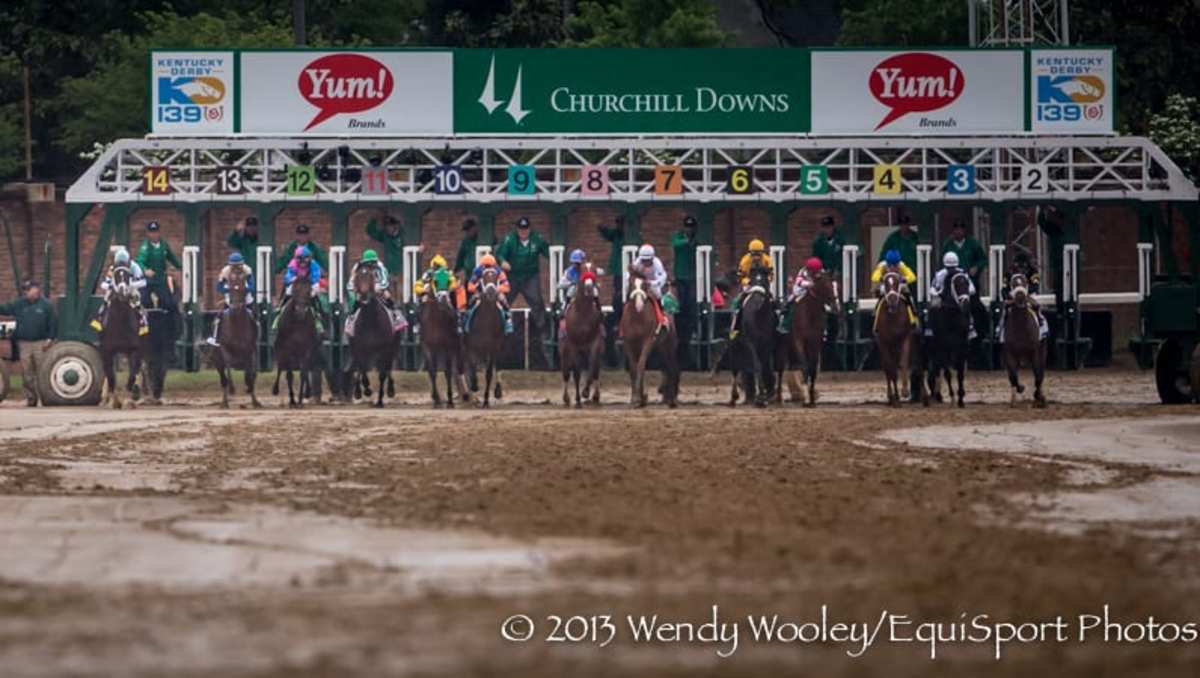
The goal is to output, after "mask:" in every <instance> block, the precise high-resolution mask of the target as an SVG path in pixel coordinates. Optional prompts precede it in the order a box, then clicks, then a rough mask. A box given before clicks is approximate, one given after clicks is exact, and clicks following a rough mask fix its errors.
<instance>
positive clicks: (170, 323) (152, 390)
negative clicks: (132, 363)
mask: <svg viewBox="0 0 1200 678" xmlns="http://www.w3.org/2000/svg"><path fill="white" fill-rule="evenodd" d="M174 293H175V290H174V279H173V278H167V289H166V290H153V291H150V292H147V293H146V294H145V295H144V298H143V302H142V307H143V308H145V309H146V322H147V324H148V325H149V327H150V333H149V334H147V335H146V336H144V337H142V358H143V359H142V389H141V390H142V393H143V394H149V397H148V398H147V400H146V402H147V404H151V405H161V404H162V394H163V385H164V384H165V382H166V377H167V365H168V363H169V362H170V360H171V356H172V355H174V353H175V342H176V340H178V339H179V334H180V332H181V331H182V329H183V328H182V326H181V324H180V322H179V307H178V305H177V304H176V303H175V296H174Z"/></svg>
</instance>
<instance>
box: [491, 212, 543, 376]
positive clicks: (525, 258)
mask: <svg viewBox="0 0 1200 678" xmlns="http://www.w3.org/2000/svg"><path fill="white" fill-rule="evenodd" d="M549 256H550V245H549V244H548V243H547V242H546V240H545V239H544V238H542V235H541V234H540V233H535V232H533V231H531V230H530V224H529V219H526V218H525V217H521V218H520V219H517V230H515V231H511V232H509V234H508V235H507V236H505V238H504V241H503V242H501V243H500V247H499V248H498V249H497V250H496V259H497V260H499V262H500V267H501V268H503V269H504V270H505V272H507V273H508V282H509V285H510V286H511V287H512V293H511V294H510V295H509V298H508V301H509V303H510V304H511V303H512V302H513V301H515V300H516V298H517V295H520V296H522V297H524V298H525V303H527V304H529V323H530V326H531V329H530V336H529V339H530V341H529V343H530V344H533V345H535V346H537V351H536V352H535V353H534V355H535V356H540V357H541V364H542V365H548V364H549V363H548V362H547V361H546V354H545V351H544V349H543V347H542V334H543V331H544V330H545V326H546V320H545V319H546V302H545V301H543V299H542V286H541V278H540V276H539V275H538V273H539V270H540V269H539V264H540V262H539V261H538V258H539V257H547V258H549Z"/></svg>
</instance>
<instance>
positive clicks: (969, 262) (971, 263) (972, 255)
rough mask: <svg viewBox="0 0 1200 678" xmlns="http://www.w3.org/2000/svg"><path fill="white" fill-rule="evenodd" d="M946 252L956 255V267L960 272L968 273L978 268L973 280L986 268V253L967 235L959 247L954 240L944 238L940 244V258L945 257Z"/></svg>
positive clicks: (977, 242) (976, 241)
mask: <svg viewBox="0 0 1200 678" xmlns="http://www.w3.org/2000/svg"><path fill="white" fill-rule="evenodd" d="M946 252H953V253H955V254H957V255H958V267H959V268H961V269H962V270H964V271H967V272H968V273H969V272H970V271H971V269H972V268H978V269H979V270H977V271H975V275H974V277H975V278H978V277H979V276H980V275H981V274H982V273H983V269H985V268H987V253H985V252H984V251H983V245H980V244H979V241H978V240H976V239H975V238H972V237H971V236H969V235H968V236H967V237H966V238H965V239H964V240H963V241H962V244H961V245H960V244H957V243H955V242H954V238H946V242H944V243H942V256H945V255H946Z"/></svg>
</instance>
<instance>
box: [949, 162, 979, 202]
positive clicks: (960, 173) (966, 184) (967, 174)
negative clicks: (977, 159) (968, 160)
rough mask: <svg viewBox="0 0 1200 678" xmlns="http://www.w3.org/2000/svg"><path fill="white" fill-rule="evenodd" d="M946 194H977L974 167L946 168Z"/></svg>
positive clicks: (953, 166)
mask: <svg viewBox="0 0 1200 678" xmlns="http://www.w3.org/2000/svg"><path fill="white" fill-rule="evenodd" d="M946 192H947V193H949V194H951V195H965V194H970V193H974V192H975V166H974V165H948V166H947V167H946Z"/></svg>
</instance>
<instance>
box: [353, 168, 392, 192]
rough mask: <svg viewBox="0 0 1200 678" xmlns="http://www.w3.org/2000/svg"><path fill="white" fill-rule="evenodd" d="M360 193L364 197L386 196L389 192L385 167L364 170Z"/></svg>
mask: <svg viewBox="0 0 1200 678" xmlns="http://www.w3.org/2000/svg"><path fill="white" fill-rule="evenodd" d="M359 192H361V193H362V194H363V195H386V194H387V192H388V181H387V169H385V168H383V167H368V168H367V169H364V170H363V172H362V183H361V184H360V185H359Z"/></svg>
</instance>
